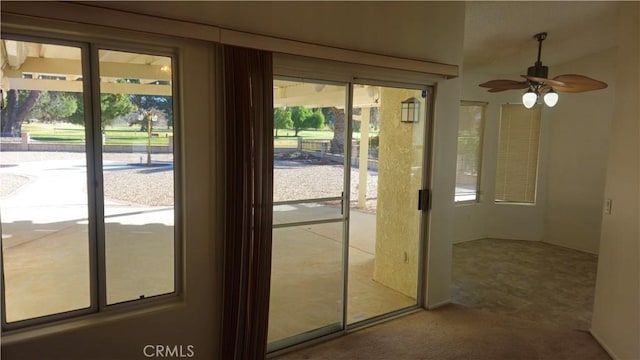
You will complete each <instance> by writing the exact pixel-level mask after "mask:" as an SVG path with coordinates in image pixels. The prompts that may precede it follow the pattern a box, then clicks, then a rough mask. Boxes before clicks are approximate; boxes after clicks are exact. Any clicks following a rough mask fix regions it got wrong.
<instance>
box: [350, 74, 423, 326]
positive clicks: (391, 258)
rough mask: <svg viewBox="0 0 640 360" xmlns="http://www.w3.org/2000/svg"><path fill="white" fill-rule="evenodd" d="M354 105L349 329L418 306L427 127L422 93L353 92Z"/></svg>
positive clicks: (359, 88)
mask: <svg viewBox="0 0 640 360" xmlns="http://www.w3.org/2000/svg"><path fill="white" fill-rule="evenodd" d="M423 95H424V96H423ZM353 98H354V103H353V122H352V129H353V136H352V138H353V152H352V157H351V188H350V191H351V194H350V199H351V201H350V210H349V268H348V270H349V272H348V274H349V275H348V291H347V294H348V304H347V305H348V306H347V309H348V314H347V323H348V324H351V323H355V322H359V321H362V320H366V319H370V318H373V317H376V316H379V315H383V314H387V313H390V312H393V311H397V310H401V309H403V308H407V307H411V306H415V305H416V304H417V289H418V265H419V264H418V262H419V248H420V246H419V244H420V231H421V220H422V212H421V211H419V210H418V190H419V189H421V188H422V185H423V181H422V174H423V161H424V157H423V155H424V150H425V148H424V138H425V124H426V123H427V121H426V113H427V112H426V106H427V103H426V101H425V100H426V91H424V92H423V91H422V90H414V89H402V88H391V87H381V86H369V85H359V84H355V85H354V90H353ZM371 98H373V101H371ZM407 108H409V109H410V111H406V109H407ZM403 110H405V111H403Z"/></svg>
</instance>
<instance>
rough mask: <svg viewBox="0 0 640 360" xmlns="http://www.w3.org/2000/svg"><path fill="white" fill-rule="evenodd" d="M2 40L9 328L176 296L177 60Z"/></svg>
mask: <svg viewBox="0 0 640 360" xmlns="http://www.w3.org/2000/svg"><path fill="white" fill-rule="evenodd" d="M1 41H2V43H3V44H2V48H3V50H4V49H6V56H4V55H5V51H3V56H2V61H3V64H2V68H3V69H5V71H4V74H3V75H4V76H5V77H6V78H7V80H8V82H9V83H10V84H11V89H10V91H8V92H7V101H6V104H7V106H6V108H5V109H3V111H2V120H1V121H2V123H1V128H2V138H1V141H2V144H1V146H0V200H1V201H0V212H1V214H2V228H1V229H2V281H3V286H2V306H3V309H2V310H3V311H2V325H3V329H10V328H15V327H21V326H26V325H31V324H35V323H43V322H49V321H53V320H56V319H61V318H67V317H71V316H76V315H81V314H87V313H92V312H97V311H102V310H106V309H107V308H108V307H110V306H112V305H115V304H120V303H124V302H130V301H140V300H143V299H148V298H152V297H158V296H162V295H167V294H175V292H176V289H177V286H176V281H177V280H176V279H177V278H178V277H177V276H176V268H177V266H176V248H177V247H176V246H177V242H176V237H175V235H174V234H175V233H176V232H175V230H174V228H175V226H174V224H175V221H174V219H175V213H174V203H175V194H174V188H175V186H174V143H173V135H174V134H173V133H174V127H173V125H174V111H173V100H172V99H173V97H172V94H173V90H172V83H173V78H172V75H171V74H172V67H173V66H172V64H173V61H172V58H171V57H170V56H166V55H156V54H148V53H136V52H124V51H116V50H110V49H99V50H98V51H97V53H96V56H97V59H90V57H91V55H89V45H88V44H75V43H69V44H66V43H65V44H58V43H55V44H54V43H45V42H28V41H20V40H9V39H1ZM91 60H96V63H97V64H98V73H99V79H98V78H92V76H91V75H90V74H88V71H86V69H89V63H91V62H92V61H91ZM5 62H7V64H5ZM5 65H8V66H6V67H5ZM92 82H98V84H99V86H97V87H93V86H92ZM92 89H96V90H97V89H99V93H95V94H94V93H92ZM92 99H95V100H93V101H94V102H95V103H96V105H95V106H94V105H93V104H92V103H91V101H92ZM98 106H99V108H98V109H96V107H98ZM94 109H95V110H94Z"/></svg>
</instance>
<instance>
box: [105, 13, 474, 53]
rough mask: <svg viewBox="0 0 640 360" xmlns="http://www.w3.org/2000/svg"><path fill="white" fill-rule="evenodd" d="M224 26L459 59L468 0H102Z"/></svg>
mask: <svg viewBox="0 0 640 360" xmlns="http://www.w3.org/2000/svg"><path fill="white" fill-rule="evenodd" d="M101 5H103V6H109V7H114V8H119V9H127V10H132V11H136V12H141V13H147V14H157V15H161V16H166V17H171V18H181V19H186V20H191V21H196V22H201V23H207V24H214V25H217V26H220V27H223V28H227V29H233V30H241V31H247V32H252V33H257V34H263V35H269V36H274V37H280V38H284V39H291V40H299V41H305V42H310V43H314V44H321V45H328V46H335V47H340V48H345V49H352V50H361V51H367V52H373V53H377V54H384V55H393V56H400V57H408V58H415V59H422V60H429V61H434V62H440V63H443V64H458V62H457V61H458V60H459V59H460V58H461V56H462V47H461V46H459V44H458V43H457V42H456V40H454V41H451V40H452V39H458V36H461V34H463V32H464V18H463V19H462V25H460V13H461V12H462V13H463V15H462V16H463V17H464V3H458V4H455V3H451V2H436V1H429V2H423V1H415V2H403V3H401V4H400V3H398V2H394V1H384V2H382V1H342V2H335V1H313V2H310V1H281V2H270V1H195V2H191V3H190V4H189V6H184V5H183V4H182V3H181V2H178V1H172V2H169V1H159V2H153V3H151V2H147V1H140V2H133V1H132V2H128V1H127V2H111V3H107V4H104V3H103V4H101Z"/></svg>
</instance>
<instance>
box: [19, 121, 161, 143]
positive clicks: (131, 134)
mask: <svg viewBox="0 0 640 360" xmlns="http://www.w3.org/2000/svg"><path fill="white" fill-rule="evenodd" d="M22 132H25V133H29V136H30V137H31V139H33V140H38V141H46V142H55V143H60V144H81V143H83V142H84V138H85V129H84V127H82V126H80V125H74V124H68V123H56V124H42V123H31V124H23V125H22ZM153 134H154V135H153V136H152V137H151V144H152V145H167V144H168V143H169V136H171V135H172V134H173V131H172V130H168V129H164V128H163V129H154V130H153ZM155 134H157V136H156V135H155ZM147 135H148V134H147V133H146V132H141V131H140V126H138V125H136V126H132V127H129V126H126V125H125V126H107V127H106V129H105V136H106V145H134V144H140V145H145V144H147V141H148V136H147Z"/></svg>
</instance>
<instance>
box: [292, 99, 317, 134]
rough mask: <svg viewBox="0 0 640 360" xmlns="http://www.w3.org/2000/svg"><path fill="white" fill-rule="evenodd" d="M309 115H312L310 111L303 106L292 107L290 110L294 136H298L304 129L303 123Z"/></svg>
mask: <svg viewBox="0 0 640 360" xmlns="http://www.w3.org/2000/svg"><path fill="white" fill-rule="evenodd" d="M311 115H313V112H312V111H311V109H308V108H306V107H304V106H294V107H292V108H291V121H293V130H295V135H294V136H298V132H299V131H300V130H302V129H305V128H306V124H305V121H306V120H307V118H308V117H309V116H311Z"/></svg>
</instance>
